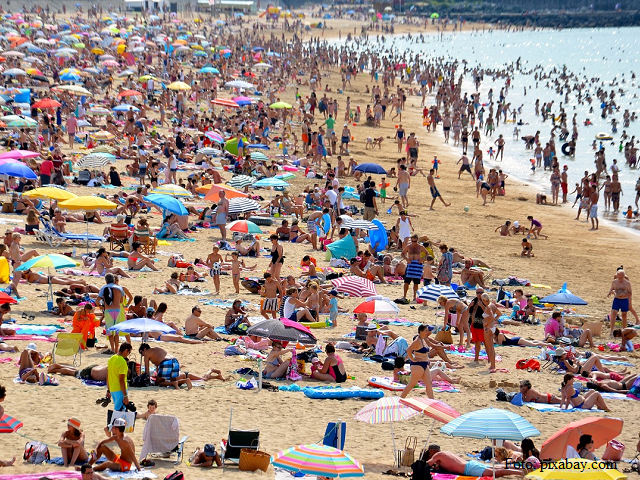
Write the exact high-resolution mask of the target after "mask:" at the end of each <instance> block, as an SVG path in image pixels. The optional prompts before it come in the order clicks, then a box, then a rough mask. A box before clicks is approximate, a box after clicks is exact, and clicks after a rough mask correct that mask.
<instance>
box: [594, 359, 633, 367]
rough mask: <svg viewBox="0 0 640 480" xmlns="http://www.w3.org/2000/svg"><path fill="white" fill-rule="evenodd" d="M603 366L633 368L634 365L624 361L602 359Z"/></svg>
mask: <svg viewBox="0 0 640 480" xmlns="http://www.w3.org/2000/svg"><path fill="white" fill-rule="evenodd" d="M600 362H602V364H603V365H624V366H625V367H633V363H631V362H623V361H622V360H602V359H600Z"/></svg>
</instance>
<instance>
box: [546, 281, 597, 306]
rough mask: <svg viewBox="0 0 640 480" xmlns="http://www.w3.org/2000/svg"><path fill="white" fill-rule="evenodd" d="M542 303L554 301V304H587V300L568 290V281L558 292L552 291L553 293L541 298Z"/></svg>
mask: <svg viewBox="0 0 640 480" xmlns="http://www.w3.org/2000/svg"><path fill="white" fill-rule="evenodd" d="M540 303H553V304H554V305H587V302H586V301H585V300H583V299H581V298H580V297H579V296H577V295H574V294H573V293H571V292H570V291H569V290H567V284H566V283H565V284H564V285H562V288H561V289H560V290H558V291H557V292H556V293H552V294H551V295H547V296H546V297H544V298H543V299H541V300H540Z"/></svg>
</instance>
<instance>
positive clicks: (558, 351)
mask: <svg viewBox="0 0 640 480" xmlns="http://www.w3.org/2000/svg"><path fill="white" fill-rule="evenodd" d="M565 353H567V352H565V350H564V348H562V347H558V348H556V351H555V352H553V356H554V357H561V356H563V355H564V354H565Z"/></svg>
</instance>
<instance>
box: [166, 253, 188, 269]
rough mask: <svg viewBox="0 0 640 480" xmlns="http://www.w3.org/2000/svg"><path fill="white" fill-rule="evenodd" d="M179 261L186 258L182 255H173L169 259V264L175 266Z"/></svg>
mask: <svg viewBox="0 0 640 480" xmlns="http://www.w3.org/2000/svg"><path fill="white" fill-rule="evenodd" d="M178 262H184V258H182V255H178V254H174V255H171V256H170V257H169V260H168V261H167V266H169V267H174V268H175V267H176V266H177V265H178Z"/></svg>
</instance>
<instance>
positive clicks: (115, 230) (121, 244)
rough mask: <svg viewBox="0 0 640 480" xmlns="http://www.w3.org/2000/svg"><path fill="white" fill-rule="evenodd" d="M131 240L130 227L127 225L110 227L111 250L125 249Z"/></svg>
mask: <svg viewBox="0 0 640 480" xmlns="http://www.w3.org/2000/svg"><path fill="white" fill-rule="evenodd" d="M128 240H129V227H128V226H127V225H111V226H109V249H110V250H115V249H116V248H117V249H120V250H124V249H125V244H126V243H127V241H128Z"/></svg>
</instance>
